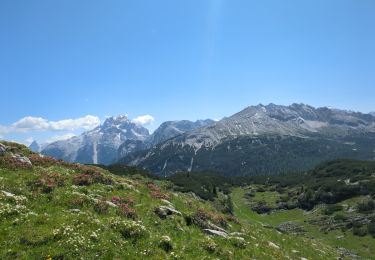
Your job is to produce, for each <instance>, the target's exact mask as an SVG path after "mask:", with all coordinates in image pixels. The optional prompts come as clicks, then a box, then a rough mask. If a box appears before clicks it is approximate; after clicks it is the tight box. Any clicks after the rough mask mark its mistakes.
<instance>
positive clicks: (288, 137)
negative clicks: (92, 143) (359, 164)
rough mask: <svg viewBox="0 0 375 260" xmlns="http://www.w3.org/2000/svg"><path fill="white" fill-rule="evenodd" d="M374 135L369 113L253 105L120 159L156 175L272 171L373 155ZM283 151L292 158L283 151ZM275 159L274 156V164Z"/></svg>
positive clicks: (297, 105) (374, 121)
mask: <svg viewBox="0 0 375 260" xmlns="http://www.w3.org/2000/svg"><path fill="white" fill-rule="evenodd" d="M374 134H375V117H374V116H372V115H370V114H363V113H359V112H352V111H346V110H339V109H333V108H327V107H322V108H314V107H312V106H309V105H305V104H292V105H290V106H280V105H275V104H269V105H267V106H264V105H258V106H250V107H247V108H245V109H244V110H242V111H240V112H239V113H236V114H234V115H233V116H230V117H228V118H224V119H222V120H220V121H218V122H216V123H215V124H213V125H209V126H205V127H201V128H197V129H195V130H193V131H190V132H186V133H184V134H181V135H178V136H176V137H174V138H172V139H170V140H166V141H164V142H161V143H160V144H158V145H156V146H155V147H152V148H151V149H149V150H147V151H143V152H138V153H135V154H134V153H133V154H130V155H128V156H127V157H125V158H123V159H122V160H121V162H124V163H127V164H131V165H137V166H139V167H143V168H146V169H149V170H151V171H152V172H154V173H156V174H159V175H170V174H173V173H175V172H178V171H192V170H194V171H199V170H215V171H218V172H222V173H225V174H253V173H271V172H272V171H274V172H277V171H278V165H279V170H280V171H281V170H283V171H285V170H286V171H287V170H303V169H306V168H308V167H311V166H314V165H313V163H319V162H320V161H322V160H327V159H335V158H336V156H337V157H339V158H340V157H343V158H356V159H374V158H375V154H374V151H373V149H372V148H371V144H372V143H373V142H374V139H373V136H374ZM307 145H308V146H309V147H306V146H307ZM308 148H310V150H309V151H307V150H308ZM289 151H292V153H293V154H292V157H291V156H286V155H287V154H288V152H289ZM270 155H272V156H270ZM281 159H282V161H281ZM276 160H280V161H279V162H278V163H277V164H275V161H276ZM259 161H264V162H262V163H259ZM266 161H268V164H269V165H266V164H267V163H266ZM291 163H293V164H294V165H289V164H291ZM271 164H274V165H275V167H270V165H271ZM296 164H297V165H296ZM228 165H232V166H233V167H228Z"/></svg>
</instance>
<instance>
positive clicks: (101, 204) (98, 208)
mask: <svg viewBox="0 0 375 260" xmlns="http://www.w3.org/2000/svg"><path fill="white" fill-rule="evenodd" d="M94 210H95V212H96V213H98V214H107V213H108V211H109V205H108V203H107V202H106V201H104V200H100V201H98V202H97V203H95V205H94Z"/></svg>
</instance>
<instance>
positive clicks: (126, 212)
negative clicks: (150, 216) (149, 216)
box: [118, 203, 137, 220]
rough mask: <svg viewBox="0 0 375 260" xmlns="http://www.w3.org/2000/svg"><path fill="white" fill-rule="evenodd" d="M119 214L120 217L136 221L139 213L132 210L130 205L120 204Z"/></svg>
mask: <svg viewBox="0 0 375 260" xmlns="http://www.w3.org/2000/svg"><path fill="white" fill-rule="evenodd" d="M118 212H119V214H120V215H122V216H125V217H127V218H130V219H134V220H135V219H136V218H137V213H136V211H135V209H133V208H131V207H130V206H129V204H125V203H123V204H120V205H119V207H118Z"/></svg>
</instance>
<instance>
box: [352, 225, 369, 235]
mask: <svg viewBox="0 0 375 260" xmlns="http://www.w3.org/2000/svg"><path fill="white" fill-rule="evenodd" d="M353 235H355V236H359V237H364V236H366V235H367V228H366V227H364V226H362V227H353Z"/></svg>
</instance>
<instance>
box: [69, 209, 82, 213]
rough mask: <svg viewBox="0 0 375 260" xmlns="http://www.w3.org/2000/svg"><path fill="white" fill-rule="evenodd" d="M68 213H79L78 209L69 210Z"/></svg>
mask: <svg viewBox="0 0 375 260" xmlns="http://www.w3.org/2000/svg"><path fill="white" fill-rule="evenodd" d="M69 212H71V213H81V211H80V210H79V209H70V210H69Z"/></svg>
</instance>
